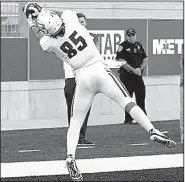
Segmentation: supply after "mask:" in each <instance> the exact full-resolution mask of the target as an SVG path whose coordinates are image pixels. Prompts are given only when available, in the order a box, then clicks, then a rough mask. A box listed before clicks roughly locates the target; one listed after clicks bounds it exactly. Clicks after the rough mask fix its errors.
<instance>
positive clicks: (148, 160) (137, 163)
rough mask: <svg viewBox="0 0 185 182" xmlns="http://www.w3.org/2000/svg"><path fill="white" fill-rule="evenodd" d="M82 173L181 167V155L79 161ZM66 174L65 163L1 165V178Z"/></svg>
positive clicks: (45, 162)
mask: <svg viewBox="0 0 185 182" xmlns="http://www.w3.org/2000/svg"><path fill="white" fill-rule="evenodd" d="M77 165H78V168H79V170H80V171H81V172H82V173H99V172H113V171H132V170H143V169H157V168H175V167H183V154H167V155H151V156H132V157H116V158H98V159H79V160H77ZM63 174H68V170H67V168H66V161H65V160H62V161H59V160H58V161H37V162H15V163H1V178H5V177H6V178H8V177H24V176H46V175H63Z"/></svg>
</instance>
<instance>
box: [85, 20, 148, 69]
mask: <svg viewBox="0 0 185 182" xmlns="http://www.w3.org/2000/svg"><path fill="white" fill-rule="evenodd" d="M87 25H88V27H87V29H88V30H89V31H90V32H92V33H95V34H97V35H98V37H99V41H100V53H101V55H102V56H103V58H104V60H105V61H106V62H107V64H108V65H109V67H110V68H117V66H116V63H115V57H116V52H117V49H118V46H119V44H120V43H121V42H123V41H124V40H125V32H126V30H127V29H129V28H134V29H135V30H136V33H137V38H138V41H140V42H141V43H142V44H143V46H144V48H145V50H146V20H144V19H142V20H140V19H138V20H135V19H89V20H88V23H87Z"/></svg>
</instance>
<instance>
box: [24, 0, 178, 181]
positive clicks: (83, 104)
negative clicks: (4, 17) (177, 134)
mask: <svg viewBox="0 0 185 182" xmlns="http://www.w3.org/2000/svg"><path fill="white" fill-rule="evenodd" d="M23 11H24V13H25V15H26V17H27V18H28V20H29V22H30V27H32V28H33V29H34V30H36V31H35V33H36V35H37V36H38V34H40V33H41V32H42V33H43V34H44V36H43V37H42V38H41V39H40V46H41V47H42V49H43V51H47V52H54V53H55V54H56V55H57V56H58V57H59V58H61V59H62V60H64V61H65V62H67V63H68V64H69V65H70V66H71V67H72V69H73V72H74V75H75V79H76V90H75V94H74V100H73V105H72V106H73V107H72V117H71V121H70V127H69V129H68V133H67V158H66V164H67V168H68V171H69V174H70V177H71V178H72V180H74V181H80V180H83V177H82V174H81V173H80V171H79V170H78V168H77V165H76V161H75V153H76V147H77V143H78V139H79V132H80V128H81V127H82V124H83V121H84V118H85V116H86V114H87V112H88V110H89V108H90V106H91V105H92V101H93V98H94V96H95V95H96V94H98V93H103V94H105V95H106V96H108V97H109V98H111V99H113V100H114V101H115V102H117V103H118V105H119V106H120V107H121V108H122V109H124V110H125V111H127V112H128V113H129V114H130V115H131V116H132V118H133V119H134V120H136V121H137V122H138V123H139V124H140V125H141V126H142V127H143V128H144V129H145V130H146V131H147V132H148V133H149V135H150V140H152V141H154V142H157V143H161V144H163V145H164V146H165V147H174V146H175V145H176V143H175V142H174V141H173V140H171V139H170V138H168V137H167V136H165V135H164V134H162V133H161V132H160V131H159V130H157V129H155V127H154V126H153V124H152V123H151V122H150V120H149V118H148V117H147V116H146V115H145V113H144V112H143V111H142V109H141V108H140V107H139V106H137V104H136V103H135V100H134V99H132V98H131V97H130V95H129V94H128V91H127V90H126V89H125V87H124V85H123V84H122V83H121V81H120V80H119V79H118V78H117V77H116V76H115V75H114V74H113V73H112V72H111V71H110V70H109V69H108V67H107V65H105V64H104V62H103V58H102V56H101V55H100V53H99V51H98V50H97V48H96V46H95V44H94V42H93V38H92V37H91V36H90V34H89V32H88V30H87V29H86V28H85V27H84V26H83V25H81V24H80V22H79V20H78V17H77V14H76V12H74V11H71V10H65V11H64V12H61V13H60V12H56V11H52V10H49V9H47V8H41V7H40V6H38V5H36V4H34V3H29V4H26V5H25V6H24V7H23ZM58 13H60V14H58ZM38 37H39V36H38ZM123 64H124V63H123Z"/></svg>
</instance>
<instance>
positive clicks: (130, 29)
mask: <svg viewBox="0 0 185 182" xmlns="http://www.w3.org/2000/svg"><path fill="white" fill-rule="evenodd" d="M130 33H133V34H136V31H135V30H134V29H133V28H129V29H128V30H127V31H126V35H128V34H130Z"/></svg>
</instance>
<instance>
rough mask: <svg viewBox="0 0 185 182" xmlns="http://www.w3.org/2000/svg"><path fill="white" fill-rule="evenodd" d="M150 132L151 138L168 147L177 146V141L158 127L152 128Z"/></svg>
mask: <svg viewBox="0 0 185 182" xmlns="http://www.w3.org/2000/svg"><path fill="white" fill-rule="evenodd" d="M149 133H150V140H152V141H154V142H156V143H161V144H163V145H164V146H165V147H167V148H172V147H175V146H176V143H175V142H174V141H173V140H171V139H170V138H169V137H167V136H166V135H164V134H163V133H161V132H160V131H159V130H157V129H152V130H151V131H150V132H149Z"/></svg>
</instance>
